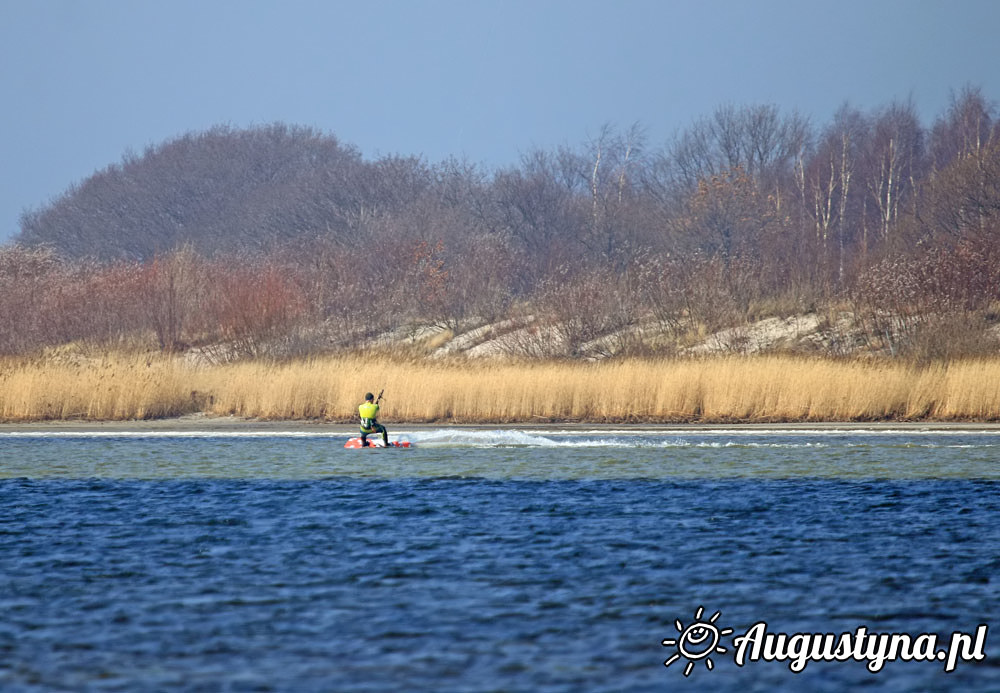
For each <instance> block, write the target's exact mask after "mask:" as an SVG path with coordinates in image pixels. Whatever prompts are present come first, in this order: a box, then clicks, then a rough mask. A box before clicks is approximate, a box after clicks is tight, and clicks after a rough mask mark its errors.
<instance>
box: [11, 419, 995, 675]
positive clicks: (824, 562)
mask: <svg viewBox="0 0 1000 693" xmlns="http://www.w3.org/2000/svg"><path fill="white" fill-rule="evenodd" d="M393 433H394V434H395V433H396V431H395V430H393ZM394 437H395V436H394ZM400 437H402V438H407V439H409V440H411V441H413V442H415V443H416V444H417V446H418V447H416V448H413V449H409V450H344V449H343V448H342V445H343V441H344V440H345V438H346V436H344V435H333V434H323V433H317V432H314V431H307V432H302V431H289V432H287V433H282V432H280V431H267V432H253V431H232V432H185V433H170V432H156V431H133V432H130V433H129V432H126V433H108V432H72V431H70V432H64V433H53V432H51V431H50V432H45V433H37V432H36V433H33V432H29V431H13V430H6V431H0V509H2V514H0V690H2V691H52V690H67V691H75V690H107V691H136V690H142V691H146V690H150V691H152V690H204V691H215V690H223V691H244V690H246V691H253V690H262V691H266V690H280V691H369V690H370V691H390V690H393V691H395V690H432V691H665V690H692V691H694V690H704V689H706V688H709V687H711V688H713V689H716V690H720V691H737V690H739V691H748V690H761V691H764V690H816V691H841V690H848V689H853V688H857V687H860V686H865V687H866V688H872V689H877V690H894V691H895V690H898V691H910V690H962V691H996V690H1000V659H998V657H997V656H996V654H995V653H996V651H997V648H998V647H1000V640H997V638H998V637H1000V636H998V635H997V634H996V632H992V631H991V632H990V633H989V637H988V638H987V641H986V647H985V653H986V655H987V656H986V658H985V660H983V661H980V662H959V663H958V666H957V669H956V671H954V672H952V673H944V671H943V665H942V664H941V663H938V662H903V661H889V662H886V663H885V665H884V668H883V669H882V671H880V672H879V673H876V674H873V673H870V672H869V671H868V670H867V669H866V668H865V663H864V662H857V661H847V662H810V663H808V665H807V666H806V668H805V671H804V672H802V673H799V674H793V673H792V672H791V671H790V670H789V668H788V666H787V663H783V662H763V661H761V662H747V663H746V664H745V666H743V667H738V666H737V665H736V663H735V661H734V650H735V648H734V646H733V637H734V636H735V635H739V634H741V633H744V632H745V631H747V629H748V628H750V626H752V625H753V624H754V623H757V622H758V621H766V622H767V626H768V630H769V631H772V632H778V631H783V632H786V633H793V632H796V631H801V632H809V633H825V632H832V633H841V632H845V631H846V632H854V631H855V630H856V629H857V628H858V627H859V626H866V627H867V628H868V630H869V631H872V632H879V633H892V632H895V633H908V634H911V635H912V636H914V637H916V636H917V635H919V634H921V633H936V634H939V635H940V637H941V642H943V643H946V642H947V638H948V637H949V636H950V634H951V633H952V632H953V631H962V632H967V633H973V632H974V631H975V629H976V627H977V625H979V624H988V625H989V626H990V628H991V629H992V628H998V629H1000V590H998V584H1000V583H998V580H1000V493H998V492H1000V432H996V431H963V430H948V431H914V430H905V431H903V430H900V431H891V430H878V431H850V430H843V431H837V430H816V431H805V430H796V431H783V430H763V429H753V430H742V429H741V430H729V431H727V430H701V429H679V430H673V431H671V430H644V431H643V430H622V431H614V430H599V431H589V432H588V431H558V430H538V431H520V430H518V431H514V430H502V431H488V430H449V429H439V430H419V431H418V430H414V431H409V432H405V431H404V432H402V433H400ZM699 607H704V616H703V617H697V616H696V614H697V610H698V609H699ZM715 612H719V616H718V617H717V620H716V621H715V622H714V623H715V624H716V625H717V626H718V627H719V628H720V629H722V628H732V629H733V631H734V634H733V635H727V636H723V637H722V638H721V640H720V646H721V649H724V650H726V652H725V653H716V654H713V655H712V656H711V657H709V658H707V659H710V660H712V664H713V665H714V667H713V668H712V669H709V668H708V664H707V662H706V659H705V658H698V659H696V660H692V661H693V666H692V667H691V671H690V672H689V673H690V675H689V676H687V677H685V676H684V666H685V664H686V663H687V662H688V660H687V659H685V658H682V659H681V660H680V661H678V662H675V663H674V664H672V665H671V666H670V667H664V661H665V660H667V658H668V657H670V656H671V655H672V654H674V653H676V652H677V651H678V648H677V647H671V646H665V645H663V644H662V641H663V640H664V639H676V638H678V634H679V631H678V628H677V624H678V622H679V623H680V625H681V626H682V627H683V626H686V625H687V624H691V623H692V622H694V621H707V620H708V618H709V616H711V615H713V614H714V613H715Z"/></svg>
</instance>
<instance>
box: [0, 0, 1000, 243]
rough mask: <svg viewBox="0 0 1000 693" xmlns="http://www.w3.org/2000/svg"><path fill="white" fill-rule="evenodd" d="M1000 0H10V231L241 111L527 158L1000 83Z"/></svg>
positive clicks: (6, 64)
mask: <svg viewBox="0 0 1000 693" xmlns="http://www.w3.org/2000/svg"><path fill="white" fill-rule="evenodd" d="M998 26H1000V1H995V0H947V1H937V0H838V2H812V1H810V0H760V1H756V2H754V1H750V0H744V1H738V0H702V1H695V0H684V1H680V0H620V1H617V2H612V1H610V0H606V1H603V2H598V1H595V0H503V1H499V0H496V1H494V0H410V1H403V0H358V1H356V2H341V1H339V0H330V1H326V2H324V1H322V0H274V1H270V0H0V93H2V94H3V100H2V104H3V105H2V108H0V161H2V166H0V242H2V241H5V240H7V239H8V238H9V237H10V236H12V235H13V234H14V233H15V232H16V231H17V230H18V218H19V216H20V214H21V213H22V212H23V211H24V210H26V209H31V208H38V207H40V206H43V205H45V204H46V203H48V202H49V201H51V200H52V199H53V198H55V197H56V196H58V195H59V194H61V193H62V192H64V191H65V190H66V189H67V188H68V187H69V186H71V185H72V184H74V183H78V182H80V181H82V180H83V179H84V178H86V177H87V176H89V175H90V174H92V173H93V172H94V171H96V170H99V169H101V168H104V167H106V166H108V165H109V164H113V163H117V162H118V161H120V160H121V157H122V155H123V154H124V153H125V152H126V151H128V150H132V151H135V152H142V150H143V149H144V148H145V147H146V146H148V145H152V144H157V143H159V142H162V141H164V140H166V139H169V138H171V137H174V136H177V135H181V134H183V133H185V132H190V131H197V130H203V129H206V128H209V127H211V126H212V125H215V124H219V123H225V124H230V125H233V126H249V125H254V124H263V123H270V122H273V121H283V122H286V123H289V124H297V125H308V126H312V127H314V128H317V129H319V130H321V131H323V132H327V133H332V134H334V135H336V136H337V137H338V138H339V139H340V140H341V141H343V142H345V143H349V144H353V145H355V146H357V147H358V148H359V149H360V150H361V152H362V153H363V154H364V155H365V156H366V157H376V156H380V155H385V154H404V155H411V154H412V155H421V156H423V157H424V158H426V159H427V161H429V162H436V161H440V160H442V159H446V158H448V157H450V156H456V157H465V158H467V159H469V160H471V161H474V162H478V163H482V164H485V165H487V166H490V167H496V166H504V165H509V164H515V163H517V161H518V157H519V155H520V154H521V153H522V152H525V151H527V150H530V149H532V148H534V147H541V148H544V149H549V148H554V147H556V146H558V145H562V144H569V145H577V144H580V143H582V142H584V141H586V140H587V139H588V137H590V136H592V135H594V134H596V133H597V131H598V130H599V129H600V127H601V126H602V125H603V124H604V123H612V124H615V125H618V126H619V127H621V128H623V129H624V128H627V127H628V126H629V125H631V124H632V123H634V122H639V123H641V124H642V125H643V126H644V127H645V129H646V132H647V135H648V139H649V144H650V145H651V146H658V145H660V144H662V143H664V142H665V141H667V140H668V139H669V138H670V136H671V135H672V134H673V133H674V132H676V131H677V130H678V129H683V128H684V127H686V126H687V125H689V124H690V123H691V122H692V121H693V120H694V119H696V118H698V117H700V116H704V115H708V114H710V113H711V112H712V111H713V110H714V109H715V108H716V107H718V106H719V105H722V104H737V105H744V104H752V103H773V104H776V105H778V106H779V107H780V108H781V109H782V112H786V111H788V112H790V111H792V110H797V111H798V112H800V113H802V114H803V115H806V116H809V117H810V118H811V119H812V120H813V122H815V123H817V124H819V125H822V124H824V123H826V122H827V121H828V120H829V119H830V117H831V116H832V115H833V113H834V111H835V110H836V109H837V107H838V106H840V105H841V104H842V103H844V102H845V101H849V102H850V103H852V104H853V105H855V106H858V107H861V108H863V109H870V108H874V107H877V106H881V105H884V104H887V103H889V102H890V101H891V100H892V99H896V98H898V99H906V98H909V97H912V98H913V100H914V102H915V104H916V105H917V108H918V111H919V113H920V114H921V116H922V118H923V119H924V122H925V124H930V122H931V121H932V119H933V118H934V117H935V116H937V115H938V114H940V113H941V112H942V111H943V109H944V108H945V107H946V106H947V104H948V101H949V98H950V94H951V92H952V91H953V90H957V89H960V88H961V87H963V86H964V85H967V84H971V85H974V86H979V87H981V88H982V89H983V91H984V93H985V95H986V96H987V97H988V98H990V99H992V100H1000V41H997V38H996V28H997V27H998Z"/></svg>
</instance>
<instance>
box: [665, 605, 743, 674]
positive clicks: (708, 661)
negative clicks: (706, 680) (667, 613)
mask: <svg viewBox="0 0 1000 693" xmlns="http://www.w3.org/2000/svg"><path fill="white" fill-rule="evenodd" d="M704 611H705V608H704V607H701V606H699V607H698V610H697V611H695V612H694V622H693V623H692V624H691V625H689V626H688V627H687V628H685V627H684V624H683V623H681V622H680V620H676V621H674V625H675V626H676V627H677V632H678V633H680V637H678V638H677V639H674V638H667V639H665V640H664V641H663V643H662V644H663V646H664V647H673V646H674V645H676V646H677V652H675V653H674V654H673V655H671V657H670V659H668V660H667V661H665V662H664V663H663V666H665V667H668V666H670V665H671V664H673V663H674V662H676V661H677V660H678V659H680V658H681V657H685V658H686V659H687V660H688V663H687V666H685V667H684V675H685V676H690V674H691V671H692V670H693V669H694V665H695V662H697V661H698V660H701V659H704V660H705V666H706V667H707V668H708V670H709V671H711V670H712V669H713V668H714V667H715V662H713V661H712V655H713V654H716V653H718V654H726V648H725V647H723V646H722V645H720V644H719V641H720V640H722V637H723V636H725V635H730V634H731V633H732V632H733V629H732V628H723V629H721V630H720V629H719V627H718V626H716V625H715V622H716V621H717V620H718V619H719V616H721V615H722V612H721V611H716V612H715V613H714V614H712V617H711V618H710V619H708V620H707V621H702V620H701V617H702V614H703V613H704Z"/></svg>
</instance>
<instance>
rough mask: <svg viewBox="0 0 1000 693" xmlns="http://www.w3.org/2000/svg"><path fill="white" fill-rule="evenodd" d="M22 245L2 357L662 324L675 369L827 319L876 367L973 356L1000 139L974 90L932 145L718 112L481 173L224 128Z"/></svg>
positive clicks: (862, 126)
mask: <svg viewBox="0 0 1000 693" xmlns="http://www.w3.org/2000/svg"><path fill="white" fill-rule="evenodd" d="M15 241H16V244H15V245H14V246H12V247H7V248H3V249H0V321H2V324H3V325H5V327H4V333H3V334H2V335H0V351H2V352H8V353H10V352H25V351H30V350H33V349H37V348H39V347H40V346H44V345H51V344H57V343H61V342H66V341H73V340H90V341H92V342H95V343H102V344H103V343H109V342H118V343H121V342H141V341H142V340H152V339H155V343H156V344H157V345H159V346H160V347H161V348H163V349H168V350H176V349H181V348H184V347H185V346H186V345H192V344H202V345H207V344H212V343H219V342H222V341H224V342H226V343H228V344H229V345H230V347H229V348H230V349H231V350H232V349H235V351H236V352H237V353H240V354H246V355H255V354H260V353H262V350H263V349H264V348H265V345H272V346H273V344H274V343H275V341H276V340H277V341H279V342H280V341H284V342H286V343H289V342H295V343H296V344H298V345H299V346H298V347H297V349H298V351H302V350H315V349H328V348H343V347H350V346H356V345H357V344H360V343H362V342H363V341H364V340H365V339H367V338H368V337H370V336H371V335H372V334H376V333H379V332H384V331H389V330H398V329H401V328H405V327H406V326H408V325H416V324H426V323H433V324H439V325H442V326H445V327H449V328H451V329H453V330H455V331H461V330H462V329H465V328H466V327H468V326H470V325H476V324H482V323H486V322H496V321H500V320H505V319H507V320H514V321H515V322H516V323H518V324H522V325H527V324H528V323H532V324H534V325H535V329H539V328H540V327H541V326H543V325H546V326H548V327H551V328H552V329H558V330H561V331H562V335H561V336H562V338H561V339H559V340H558V343H559V344H560V345H562V346H561V347H560V349H562V350H563V352H564V353H565V354H568V355H579V354H580V353H581V346H582V345H584V344H590V343H592V342H593V341H594V340H595V339H596V338H597V337H599V336H601V335H608V334H613V335H616V336H617V339H618V343H617V345H616V346H614V348H613V349H612V350H614V351H621V350H626V351H627V350H629V349H639V348H649V344H648V343H644V342H643V340H642V339H641V337H640V336H639V335H640V333H639V331H638V330H636V329H635V328H637V327H638V326H640V325H643V324H649V323H650V322H653V323H654V324H655V325H656V326H657V327H658V328H659V329H660V330H661V331H663V332H666V333H667V334H669V335H673V337H675V339H674V341H673V342H671V341H670V340H667V342H662V341H661V342H660V343H659V347H657V348H659V349H665V350H670V349H672V348H675V347H676V346H677V345H679V344H681V343H682V341H683V335H685V334H689V333H691V332H693V331H695V332H696V331H699V330H701V331H704V330H713V329H719V328H721V327H725V326H732V325H738V324H741V323H745V322H747V321H750V320H753V319H756V318H759V317H763V316H767V315H784V314H793V313H801V312H809V311H818V310H832V308H833V307H835V306H841V307H846V308H848V309H849V310H850V311H852V312H853V313H854V315H855V316H856V318H857V325H858V326H859V331H858V332H857V333H856V334H855V339H856V340H860V341H861V342H862V344H861V346H864V347H867V348H873V349H887V350H889V351H890V352H891V353H904V352H907V351H908V350H909V351H911V352H912V351H914V350H918V349H922V350H924V351H926V352H927V353H928V354H930V355H935V354H938V355H940V354H944V355H948V354H950V353H953V352H954V351H955V350H956V349H958V350H959V351H960V352H975V351H981V350H983V349H989V348H990V346H989V343H988V339H987V337H986V334H987V333H986V329H987V328H988V327H989V326H990V325H991V324H993V323H994V322H995V321H996V320H997V315H996V313H997V312H998V311H1000V269H998V268H1000V250H998V247H1000V123H998V120H997V107H996V106H995V105H994V104H993V103H991V102H990V101H988V100H987V99H986V98H985V96H984V95H983V94H982V93H981V91H980V90H978V89H975V88H971V87H969V88H965V89H963V90H962V91H960V92H958V93H956V94H955V95H954V97H953V99H952V103H951V105H950V106H949V107H948V109H947V110H946V111H945V112H944V113H942V114H941V115H940V116H939V117H938V118H937V119H936V120H935V121H934V123H933V124H932V125H931V126H930V127H929V128H928V127H924V126H923V125H922V124H921V123H920V121H919V119H918V118H917V116H916V113H915V108H914V106H913V104H912V103H909V102H892V103H890V104H888V105H887V106H884V107H881V108H877V109H874V110H872V111H870V112H862V111H860V110H858V109H854V108H851V107H849V106H844V107H842V108H841V109H840V110H839V111H838V112H837V113H836V114H835V115H834V116H833V118H832V120H831V121H830V122H829V123H828V124H826V125H825V126H823V127H821V128H816V127H814V126H813V125H812V124H811V123H809V122H808V121H807V120H806V119H805V118H803V117H801V116H799V115H798V114H795V113H790V114H783V113H781V112H780V111H779V109H778V108H777V107H775V106H771V105H751V106H723V107H720V108H718V109H717V110H716V111H715V112H713V113H712V114H710V115H708V116H706V117H704V118H701V119H699V120H697V121H695V122H694V123H692V124H691V125H690V126H689V127H688V128H687V129H685V130H683V131H682V132H680V133H678V134H677V135H676V136H675V137H674V138H672V139H671V140H670V141H669V142H668V143H666V144H665V145H663V146H661V147H652V146H650V143H649V142H648V141H647V138H646V137H645V136H644V133H643V130H642V128H641V127H640V126H638V125H636V126H632V127H630V128H627V129H624V130H621V129H617V128H614V127H611V126H607V127H604V128H602V129H601V130H600V131H599V132H598V133H597V134H596V136H594V137H593V138H591V139H589V140H588V141H586V142H584V143H583V144H582V145H580V146H578V147H575V148H570V147H562V148H558V149H555V150H534V151H531V152H528V153H527V154H525V155H524V156H523V158H522V160H521V162H520V164H519V165H517V166H513V167H509V168H503V169H499V170H495V171H487V170H485V169H484V168H483V167H481V166H477V165H473V164H469V163H468V162H463V161H457V160H450V161H446V162H442V163H439V164H435V165H429V164H427V163H426V162H424V161H423V160H421V159H419V158H416V157H398V156H392V157H385V158H381V159H377V160H374V161H368V160H365V159H363V158H362V157H361V155H360V154H359V152H358V151H357V150H356V149H354V148H353V147H350V146H347V145H344V144H342V143H340V142H339V141H338V140H337V139H336V138H335V137H333V136H331V135H325V134H321V133H318V132H316V131H314V130H311V129H308V128H297V127H289V126H286V125H283V124H275V125H271V126H267V127H259V128H252V129H248V130H236V129H232V128H215V129H212V130H209V131H207V132H203V133H197V134H189V135H185V136H183V137H180V138H178V139H175V140H171V141H169V142H166V143H164V144H162V145H159V146H156V147H151V148H149V149H148V150H147V151H146V152H144V153H143V155H141V156H138V155H134V154H130V155H128V156H126V157H125V158H124V159H123V160H122V162H121V163H120V164H115V165H113V166H109V167H108V168H106V169H104V170H102V171H99V172H97V173H95V174H94V175H93V176H91V177H90V178H88V179H87V180H85V181H83V182H82V183H81V184H79V185H77V186H74V187H72V188H71V189H69V190H68V191H67V192H66V193H65V194H64V195H62V196H61V197H60V198H58V199H57V200H55V201H54V202H53V203H52V204H50V205H48V206H46V207H43V208H41V209H38V210H35V211H32V212H29V213H27V214H25V215H24V216H23V218H22V223H21V232H20V234H19V235H18V237H17V238H16V239H15ZM956 321H958V323H960V324H958V323H957V322H956ZM959 328H960V331H961V334H963V335H966V336H967V337H968V338H967V339H965V340H964V341H963V340H959V339H955V338H954V336H955V335H956V334H958V332H957V331H958V330H959ZM935 335H936V336H935ZM970 335H971V336H970ZM949 336H950V337H949ZM643 344H645V346H643ZM671 344H673V345H674V346H671ZM956 344H959V345H960V346H955V345H956ZM233 345H235V346H233ZM838 348H843V344H841V345H840V346H839V347H838ZM293 351H294V350H293Z"/></svg>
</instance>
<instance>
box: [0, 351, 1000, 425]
mask: <svg viewBox="0 0 1000 693" xmlns="http://www.w3.org/2000/svg"><path fill="white" fill-rule="evenodd" d="M383 387H384V388H385V390H386V397H385V400H384V404H383V418H384V419H385V420H387V421H395V422H404V421H405V422H431V421H448V422H456V423H514V422H545V421H588V422H630V421H634V422H640V421H642V422H695V421H697V422H726V421H750V422H752V421H757V422H777V421H878V420H893V419H894V420H968V421H974V420H975V421H992V420H1000V359H986V360H969V361H956V362H951V363H947V364H944V363H942V364H932V365H928V366H919V367H918V366H914V365H907V364H903V363H899V362H874V361H869V362H861V361H858V362H843V361H833V360H825V359H818V358H814V359H805V358H792V357H781V356H759V357H751V358H714V359H703V360H651V359H650V360H645V359H631V360H621V361H619V360H615V361H605V362H596V363H582V362H553V363H540V362H525V363H511V362H481V363H480V362H467V361H455V362H435V361H429V360H411V361H407V360H399V359H391V358H388V357H378V358H375V359H372V360H365V359H361V358H358V357H354V358H344V357H328V358H327V357H324V358H315V359H310V360H304V361H297V362H287V363H264V362H259V361H256V362H244V363H237V364H229V365H218V366H205V365H201V366H195V365H190V364H186V363H184V362H183V361H182V360H180V359H175V358H169V357H164V356H144V355H109V356H107V357H105V358H103V359H91V360H83V359H79V360H78V362H76V363H67V362H54V361H52V360H40V359H36V360H20V359H8V360H4V361H0V419H3V420H6V421H31V420H44V419H107V420H123V419H144V418H159V417H170V416H179V415H183V414H189V413H193V412H199V411H203V412H206V413H208V414H212V415H221V416H225V415H234V416H240V417H251V418H264V419H325V420H331V421H348V420H353V419H354V417H355V416H356V412H357V405H358V403H359V402H360V401H361V398H362V396H363V394H364V393H365V392H367V391H373V392H376V393H377V392H378V391H379V390H380V389H382V388H383Z"/></svg>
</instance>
